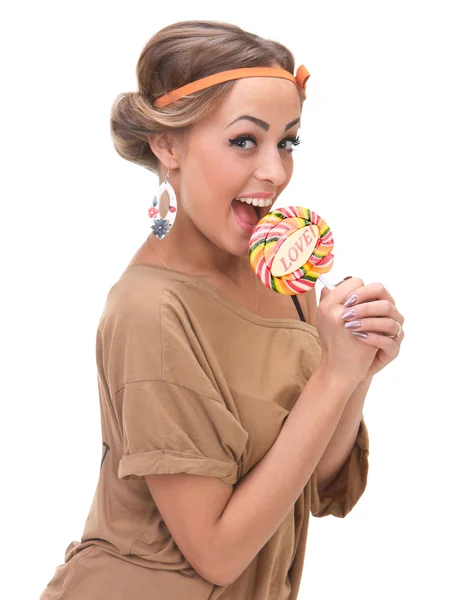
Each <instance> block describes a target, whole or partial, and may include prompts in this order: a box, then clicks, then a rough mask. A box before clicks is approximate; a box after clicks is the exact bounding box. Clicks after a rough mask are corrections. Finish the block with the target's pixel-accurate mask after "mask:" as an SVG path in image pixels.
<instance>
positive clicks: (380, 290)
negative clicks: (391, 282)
mask: <svg viewBox="0 0 459 600" xmlns="http://www.w3.org/2000/svg"><path fill="white" fill-rule="evenodd" d="M353 295H354V292H352V294H349V296H347V297H346V298H345V299H344V302H343V304H345V303H346V302H347V301H349V306H351V304H350V302H351V296H353ZM355 296H357V300H355V299H354V302H353V304H352V306H355V305H356V304H360V303H362V302H372V301H374V300H388V301H389V302H391V303H392V304H394V305H395V300H394V299H393V298H392V296H391V294H390V293H389V291H388V290H386V288H385V287H384V285H383V284H382V283H369V284H367V285H363V286H361V287H359V289H358V290H356V291H355Z"/></svg>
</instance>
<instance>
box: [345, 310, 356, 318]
mask: <svg viewBox="0 0 459 600" xmlns="http://www.w3.org/2000/svg"><path fill="white" fill-rule="evenodd" d="M356 314H357V313H356V311H355V308H350V309H349V310H346V311H345V312H343V314H342V315H341V318H342V319H350V318H352V317H355V315H356Z"/></svg>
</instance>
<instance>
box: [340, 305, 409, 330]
mask: <svg viewBox="0 0 459 600" xmlns="http://www.w3.org/2000/svg"><path fill="white" fill-rule="evenodd" d="M367 317H390V318H391V319H393V320H394V321H397V322H398V323H400V325H403V323H404V322H405V317H404V316H403V315H402V313H401V312H400V311H399V310H398V308H397V307H396V306H395V305H394V304H392V302H389V300H374V301H373V302H364V303H363V304H354V306H352V307H351V308H346V309H345V310H344V311H343V312H342V314H341V318H342V319H343V320H345V321H349V320H352V321H356V320H359V319H365V318H367Z"/></svg>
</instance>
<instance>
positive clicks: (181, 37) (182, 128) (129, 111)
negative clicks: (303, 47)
mask: <svg viewBox="0 0 459 600" xmlns="http://www.w3.org/2000/svg"><path fill="white" fill-rule="evenodd" d="M272 66H276V67H277V66H279V67H280V68H282V69H285V70H286V71H288V72H289V73H292V74H293V71H294V67H295V59H294V56H293V54H292V53H291V52H290V50H288V48H286V47H285V46H283V45H282V44H280V43H279V42H276V41H273V40H268V39H264V38H261V37H259V36H258V35H255V34H254V33H249V32H247V31H244V30H243V29H241V28H240V27H237V26H236V25H233V24H230V23H224V22H219V21H182V22H179V23H174V24H172V25H168V26H167V27H164V28H163V29H161V30H160V31H159V32H158V33H156V34H155V35H154V36H153V37H152V38H151V39H150V40H149V41H148V42H147V44H146V45H145V47H144V48H143V50H142V52H141V54H140V57H139V60H138V62H137V67H136V75H137V82H138V88H139V89H138V91H137V92H126V93H122V94H119V95H118V96H117V97H116V99H115V101H114V103H113V106H112V108H111V113H110V133H111V137H112V140H113V144H114V146H115V150H116V152H117V153H118V154H119V155H120V156H122V157H123V158H125V159H126V160H128V161H130V162H133V163H136V164H139V165H141V166H143V167H145V168H146V169H148V170H149V171H153V173H155V174H156V175H159V161H158V158H157V157H156V156H155V155H154V154H153V152H152V151H151V148H150V144H149V142H148V139H147V138H148V136H149V135H150V134H153V133H165V132H169V133H172V132H175V133H185V132H186V131H187V130H188V128H190V127H191V126H192V125H194V124H195V123H197V122H198V121H199V120H200V118H201V117H202V116H204V115H208V114H209V113H210V111H212V109H213V108H215V107H216V105H217V103H218V102H219V101H220V100H221V99H222V98H223V97H224V96H225V95H226V94H227V93H228V92H229V91H230V90H231V88H232V87H233V85H234V83H235V81H228V82H225V83H220V84H217V85H214V86H211V87H209V88H206V89H204V90H201V91H199V92H195V93H193V94H192V95H191V96H184V97H182V98H180V99H179V100H177V101H175V102H173V103H172V104H169V105H168V106H164V107H163V108H155V107H154V106H153V103H154V101H155V100H156V99H157V98H159V97H160V96H162V95H163V94H166V93H168V92H170V91H172V90H174V89H176V88H178V87H180V86H182V85H185V84H187V83H190V82H192V81H195V80H196V79H201V78H202V77H207V76H208V75H212V74H214V73H218V72H220V71H227V70H229V69H238V68H247V67H272ZM298 97H299V99H300V102H301V105H302V102H303V100H302V98H301V94H300V93H298Z"/></svg>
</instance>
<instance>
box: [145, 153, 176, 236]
mask: <svg viewBox="0 0 459 600" xmlns="http://www.w3.org/2000/svg"><path fill="white" fill-rule="evenodd" d="M169 173H170V163H169V167H168V169H167V174H166V177H165V179H164V181H163V183H162V184H161V185H160V186H159V188H158V189H157V190H156V194H155V195H154V197H153V204H152V206H150V208H149V209H148V216H149V217H150V223H151V222H152V221H153V224H152V225H150V227H151V229H152V231H153V235H155V236H156V237H157V238H158V239H159V240H160V239H162V238H163V237H165V236H166V235H167V234H168V233H169V231H170V230H171V229H172V227H173V225H174V222H175V218H176V216H177V198H176V196H175V191H174V188H173V187H172V186H171V184H170V183H169ZM166 191H167V193H168V194H169V201H170V203H169V210H168V211H167V215H166V216H165V217H164V219H163V218H161V215H160V214H159V203H160V201H161V196H162V195H163V194H164V192H166ZM169 214H170V217H169ZM158 215H159V216H158ZM156 216H158V218H156V219H155V217H156ZM167 217H169V219H168V218H167Z"/></svg>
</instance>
